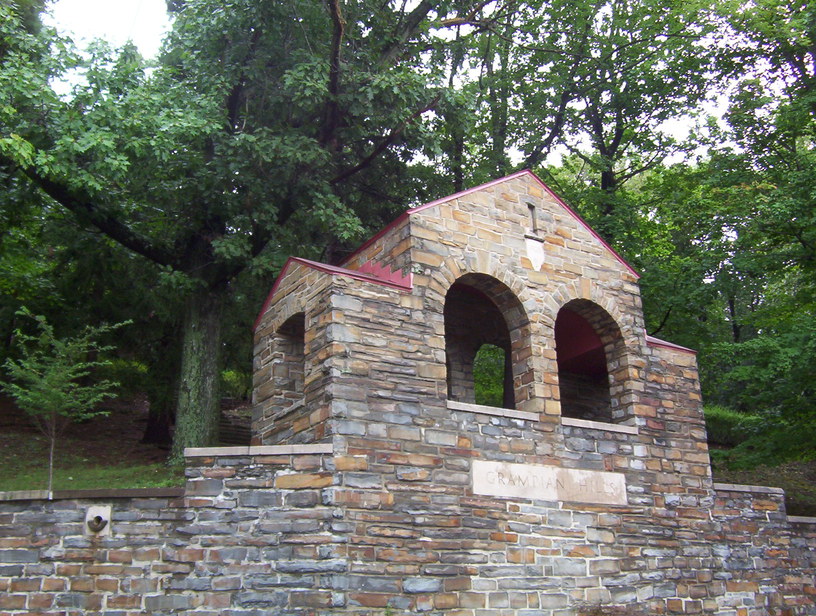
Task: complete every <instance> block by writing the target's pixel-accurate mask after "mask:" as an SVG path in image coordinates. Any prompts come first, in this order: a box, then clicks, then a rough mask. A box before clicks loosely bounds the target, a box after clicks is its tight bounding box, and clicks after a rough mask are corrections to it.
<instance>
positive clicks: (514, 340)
mask: <svg viewBox="0 0 816 616" xmlns="http://www.w3.org/2000/svg"><path fill="white" fill-rule="evenodd" d="M519 290H523V288H519ZM443 313H444V321H445V353H446V368H447V386H448V397H449V399H452V400H457V401H460V402H470V403H472V402H474V386H473V361H474V358H475V356H476V353H477V351H478V350H479V348H480V347H481V346H482V345H483V344H493V345H496V346H498V347H500V348H502V349H503V350H504V351H505V397H504V406H505V407H508V408H518V409H521V408H527V407H529V405H530V403H531V402H532V400H533V399H534V389H533V384H534V381H535V371H534V369H533V363H532V361H531V358H532V342H531V332H530V320H529V318H528V316H527V313H526V311H525V309H524V306H523V305H522V303H521V300H520V298H519V297H518V295H517V293H516V292H515V291H514V290H513V289H512V288H511V287H510V286H508V285H507V284H506V283H505V282H503V281H502V280H500V279H499V278H497V277H495V276H492V275H490V274H486V273H481V272H470V273H466V274H462V275H460V276H459V277H458V278H456V279H455V280H452V281H450V283H449V285H448V287H447V290H446V292H445V301H444V308H443Z"/></svg>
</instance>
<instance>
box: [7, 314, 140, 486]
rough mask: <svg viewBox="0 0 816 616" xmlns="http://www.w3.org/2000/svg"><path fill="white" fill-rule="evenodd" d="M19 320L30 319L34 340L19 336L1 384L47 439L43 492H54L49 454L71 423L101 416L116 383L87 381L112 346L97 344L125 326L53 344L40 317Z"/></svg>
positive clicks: (94, 330)
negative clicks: (16, 356) (14, 356)
mask: <svg viewBox="0 0 816 616" xmlns="http://www.w3.org/2000/svg"><path fill="white" fill-rule="evenodd" d="M21 316H25V317H29V318H32V319H34V321H35V322H36V325H37V328H38V329H39V334H38V335H30V334H26V333H24V332H23V331H18V332H17V335H16V338H17V343H18V346H19V348H20V351H21V356H20V358H19V359H16V360H15V359H8V360H6V362H5V364H4V366H5V368H6V370H7V372H8V374H9V376H10V377H11V380H10V381H6V382H0V386H2V388H3V390H4V391H6V392H7V393H8V394H9V395H11V396H12V397H14V399H15V400H16V401H17V405H18V406H19V407H20V408H21V409H22V410H23V411H25V412H26V414H28V415H29V416H30V417H31V418H32V419H33V420H34V422H35V424H36V425H37V427H38V428H39V429H40V430H41V431H42V433H43V434H45V436H46V437H47V438H48V443H49V448H48V492H49V494H50V493H51V492H52V490H53V478H54V452H55V448H56V443H57V439H58V437H59V435H60V434H61V432H62V430H63V429H64V428H65V427H66V426H67V425H68V423H69V422H70V421H78V420H85V419H89V418H91V417H95V416H98V415H104V414H106V411H104V410H102V409H100V408H98V405H99V403H100V402H102V400H105V399H106V398H110V397H113V389H114V388H115V387H117V386H118V383H115V382H112V381H108V380H97V381H89V380H88V378H89V377H90V376H91V374H92V372H93V370H94V369H96V368H99V367H102V366H105V365H107V364H108V363H109V362H107V361H105V360H104V359H100V358H99V354H100V353H104V352H106V351H109V350H111V349H112V348H113V347H112V346H104V345H100V344H99V342H98V341H97V340H96V339H97V338H99V337H100V336H102V335H104V334H107V333H109V332H111V331H113V330H115V329H117V328H118V327H121V326H122V325H125V323H120V324H118V325H113V326H106V325H102V326H97V327H87V328H86V329H85V331H84V332H83V333H82V334H81V335H79V336H76V337H71V338H58V337H57V336H56V335H55V333H54V328H53V327H52V326H51V325H50V324H49V323H48V322H47V321H46V320H45V318H44V317H42V316H35V315H32V314H31V313H30V312H28V311H26V310H23V311H22V312H21Z"/></svg>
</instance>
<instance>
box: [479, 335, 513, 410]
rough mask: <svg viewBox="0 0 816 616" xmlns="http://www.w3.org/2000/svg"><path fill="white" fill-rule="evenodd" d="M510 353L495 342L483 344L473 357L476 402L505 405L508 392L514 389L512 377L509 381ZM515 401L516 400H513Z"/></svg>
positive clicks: (486, 404)
mask: <svg viewBox="0 0 816 616" xmlns="http://www.w3.org/2000/svg"><path fill="white" fill-rule="evenodd" d="M508 361H509V354H508V353H507V352H506V351H505V350H504V349H503V348H501V347H498V346H496V345H495V344H483V345H482V346H481V347H479V350H478V351H476V357H475V358H474V359H473V387H474V393H475V398H476V404H483V405H485V406H496V407H505V406H506V405H507V402H508V400H507V392H508V391H512V390H513V382H512V378H511V380H510V382H509V383H508V378H507V377H508V374H510V375H511V377H512V369H508V365H507V364H508ZM511 402H515V401H511Z"/></svg>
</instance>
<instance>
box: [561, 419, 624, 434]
mask: <svg viewBox="0 0 816 616" xmlns="http://www.w3.org/2000/svg"><path fill="white" fill-rule="evenodd" d="M561 425H562V426H568V427H570V428H587V429H588V430H604V431H606V432H617V433H618V434H638V433H639V430H638V427H637V426H626V425H623V424H613V423H606V422H603V421H590V420H589V419H576V418H574V417H561Z"/></svg>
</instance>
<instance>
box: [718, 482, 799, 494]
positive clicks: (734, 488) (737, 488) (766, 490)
mask: <svg viewBox="0 0 816 616" xmlns="http://www.w3.org/2000/svg"><path fill="white" fill-rule="evenodd" d="M714 489H715V490H719V491H721V492H753V493H754V494H778V495H780V496H784V495H785V490H783V489H782V488H770V487H768V486H745V485H740V484H736V483H715V484H714Z"/></svg>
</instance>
